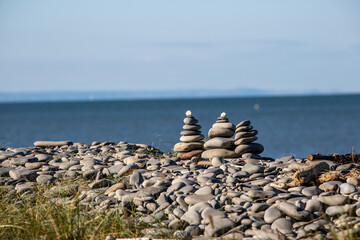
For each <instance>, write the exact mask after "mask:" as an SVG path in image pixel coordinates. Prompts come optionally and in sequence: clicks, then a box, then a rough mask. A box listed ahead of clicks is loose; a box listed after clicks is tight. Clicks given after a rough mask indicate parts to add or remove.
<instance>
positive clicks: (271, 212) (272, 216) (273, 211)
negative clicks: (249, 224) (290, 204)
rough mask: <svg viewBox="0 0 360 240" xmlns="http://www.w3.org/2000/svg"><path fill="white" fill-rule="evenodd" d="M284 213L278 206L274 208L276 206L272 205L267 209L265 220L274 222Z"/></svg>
mask: <svg viewBox="0 0 360 240" xmlns="http://www.w3.org/2000/svg"><path fill="white" fill-rule="evenodd" d="M281 216H282V214H281V212H280V211H279V210H278V209H277V208H274V207H270V208H268V209H266V210H265V213H264V221H265V222H266V223H269V224H271V223H273V222H274V221H275V220H277V219H279V218H281Z"/></svg>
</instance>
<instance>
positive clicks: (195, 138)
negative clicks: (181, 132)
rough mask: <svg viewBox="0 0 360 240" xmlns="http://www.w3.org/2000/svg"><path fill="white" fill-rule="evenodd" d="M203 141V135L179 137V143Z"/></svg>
mask: <svg viewBox="0 0 360 240" xmlns="http://www.w3.org/2000/svg"><path fill="white" fill-rule="evenodd" d="M203 139H204V135H201V134H199V135H190V136H182V137H180V141H181V142H188V143H189V142H199V141H201V140H203Z"/></svg>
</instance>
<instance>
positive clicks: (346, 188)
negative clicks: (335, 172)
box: [340, 183, 357, 195]
mask: <svg viewBox="0 0 360 240" xmlns="http://www.w3.org/2000/svg"><path fill="white" fill-rule="evenodd" d="M354 192H357V190H356V187H355V186H354V185H352V184H349V183H342V184H341V185H340V193H341V194H345V195H349V194H351V193H354Z"/></svg>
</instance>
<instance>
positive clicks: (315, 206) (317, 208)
mask: <svg viewBox="0 0 360 240" xmlns="http://www.w3.org/2000/svg"><path fill="white" fill-rule="evenodd" d="M322 208H323V206H322V203H321V202H320V201H318V200H316V199H310V200H308V201H307V202H306V206H305V210H306V211H308V212H311V213H313V212H321V211H322Z"/></svg>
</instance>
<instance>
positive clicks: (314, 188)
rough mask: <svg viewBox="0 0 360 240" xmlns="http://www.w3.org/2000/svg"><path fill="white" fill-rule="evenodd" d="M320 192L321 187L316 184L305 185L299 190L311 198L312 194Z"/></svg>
mask: <svg viewBox="0 0 360 240" xmlns="http://www.w3.org/2000/svg"><path fill="white" fill-rule="evenodd" d="M321 192H322V191H321V189H320V188H318V187H317V186H312V187H306V188H304V189H302V190H301V194H302V195H304V196H306V197H308V198H311V197H312V196H315V195H319V194H320V193H321Z"/></svg>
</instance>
